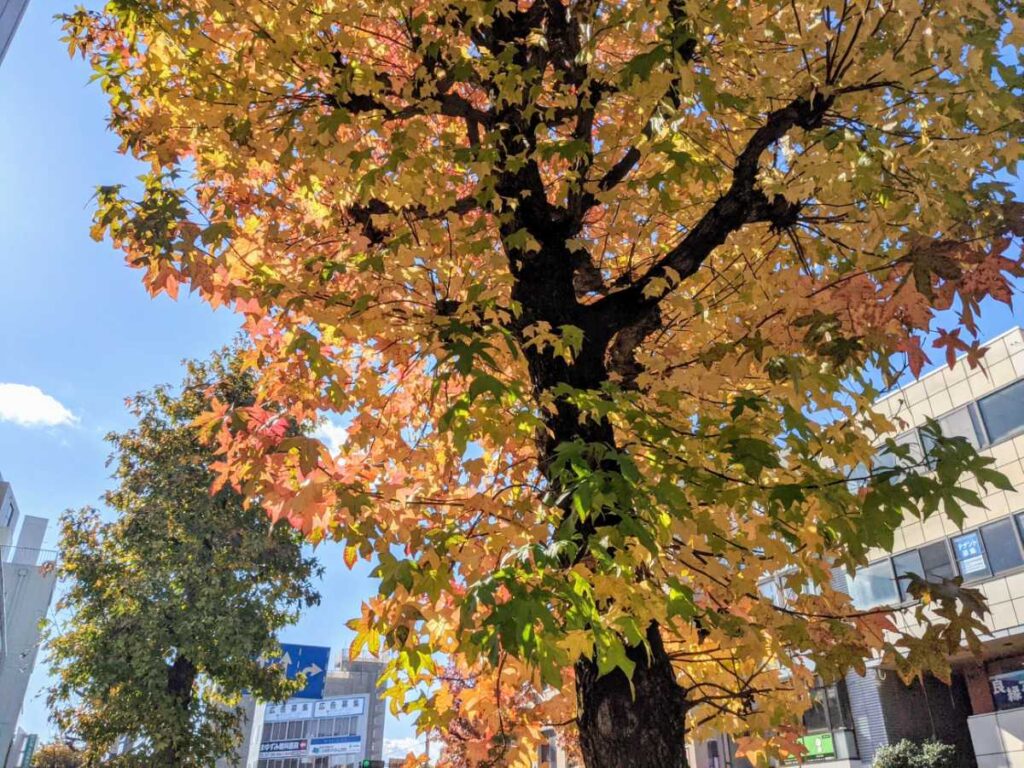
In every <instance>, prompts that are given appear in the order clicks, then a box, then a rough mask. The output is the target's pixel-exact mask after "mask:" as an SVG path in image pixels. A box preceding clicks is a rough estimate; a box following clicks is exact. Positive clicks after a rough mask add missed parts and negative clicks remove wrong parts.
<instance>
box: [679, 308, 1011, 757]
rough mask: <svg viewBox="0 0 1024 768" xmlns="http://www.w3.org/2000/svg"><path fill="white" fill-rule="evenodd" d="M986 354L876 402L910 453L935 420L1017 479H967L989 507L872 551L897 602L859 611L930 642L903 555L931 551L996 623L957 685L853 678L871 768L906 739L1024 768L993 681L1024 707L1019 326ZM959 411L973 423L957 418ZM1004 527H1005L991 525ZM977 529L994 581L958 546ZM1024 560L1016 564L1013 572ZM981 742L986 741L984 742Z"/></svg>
mask: <svg viewBox="0 0 1024 768" xmlns="http://www.w3.org/2000/svg"><path fill="white" fill-rule="evenodd" d="M986 347H987V348H988V352H987V353H986V355H985V357H984V359H983V363H984V370H973V371H972V370H971V369H970V368H969V366H967V365H966V363H965V362H964V361H963V360H961V361H959V362H958V363H957V365H956V366H955V367H954V368H953V369H949V368H948V367H945V366H943V367H940V368H939V369H937V370H936V371H933V372H932V373H930V374H928V375H927V376H924V377H923V378H921V379H919V380H917V381H916V382H914V383H912V384H910V385H908V386H906V387H904V388H902V389H900V390H898V391H896V392H893V393H892V394H891V395H889V396H887V397H885V398H883V399H881V400H880V401H878V403H876V408H877V409H878V410H879V411H881V412H882V413H884V414H886V415H887V416H889V417H890V418H892V419H893V420H896V421H897V422H902V424H900V426H899V429H900V430H901V431H900V433H899V435H896V436H891V437H895V438H896V439H897V442H899V443H901V444H905V443H910V444H913V445H916V448H915V450H921V451H923V446H924V442H923V438H922V437H921V436H920V433H919V431H918V430H920V429H921V428H922V427H924V426H925V424H926V422H927V419H929V418H933V419H936V420H938V421H940V423H941V424H942V426H943V433H944V434H960V432H958V431H957V430H961V431H962V432H963V434H965V435H969V436H970V439H972V440H977V441H978V443H977V445H978V448H979V452H980V453H982V454H983V455H987V456H991V457H992V458H993V459H994V460H995V461H994V464H993V468H995V469H997V470H998V471H1000V472H1001V473H1003V474H1004V475H1005V476H1006V477H1007V478H1008V479H1009V481H1010V484H1011V485H1012V486H1013V487H1014V490H1012V491H1002V490H995V489H992V488H989V490H988V491H987V493H984V494H982V490H981V488H980V487H979V486H978V484H976V483H974V482H971V481H967V482H965V483H963V484H962V485H963V487H965V488H969V489H971V490H974V491H975V492H977V493H978V494H979V495H982V498H983V501H984V504H985V506H984V507H983V508H970V507H966V508H965V509H966V511H967V517H966V519H965V520H964V521H962V523H961V524H960V525H958V524H957V523H955V522H954V521H953V520H952V519H950V518H949V516H948V515H946V514H945V513H944V512H941V511H940V512H939V513H936V514H934V515H932V516H930V517H929V518H928V519H927V520H924V521H922V520H920V519H918V518H917V517H915V516H911V515H908V516H907V517H906V518H905V519H904V521H903V523H902V525H901V526H900V527H899V528H898V530H897V531H896V532H895V537H894V546H893V549H892V551H891V552H884V551H881V550H876V551H874V552H872V553H870V555H869V560H871V561H872V563H871V565H872V568H873V569H876V568H877V569H879V570H877V571H875V573H879V572H881V573H883V574H884V573H885V572H886V569H888V572H889V576H890V578H891V580H892V584H891V585H890V588H891V590H892V592H894V593H896V598H895V599H891V598H885V599H879V600H878V601H877V602H875V603H873V604H870V605H868V604H863V603H861V604H859V605H858V607H860V608H870V607H877V606H881V605H887V606H892V607H894V608H897V611H896V613H895V615H894V618H895V620H896V622H897V624H898V625H900V627H901V628H902V629H904V630H905V631H907V632H909V633H911V634H920V633H921V632H922V631H923V626H922V625H921V624H919V623H918V622H917V619H916V616H915V610H916V607H917V606H915V605H912V604H911V603H910V602H907V603H904V604H901V603H900V598H899V595H898V593H897V590H896V587H895V585H896V583H897V582H896V571H895V567H894V565H893V558H900V562H907V561H912V560H913V559H914V558H915V557H916V556H917V555H915V554H914V552H915V551H916V550H919V549H920V548H921V547H923V546H926V545H930V546H931V547H932V550H931V551H933V552H940V553H941V552H943V551H945V552H946V553H947V555H948V558H949V566H950V569H951V573H950V574H949V575H951V576H952V575H961V576H963V577H964V578H965V581H966V582H967V585H968V586H970V587H973V588H976V589H978V590H979V591H981V593H982V594H983V595H984V596H985V598H986V600H987V603H988V607H989V611H990V613H989V614H988V615H987V616H986V617H985V619H984V621H985V624H986V626H987V628H988V633H987V634H986V635H985V636H984V637H983V647H982V656H981V658H980V659H977V658H975V657H973V656H972V655H971V654H970V653H967V652H966V651H965V652H964V653H963V654H961V655H960V656H957V657H956V658H954V659H952V661H953V665H954V676H953V685H952V686H946V685H944V684H942V683H941V682H939V681H938V680H935V679H926V681H925V682H924V684H923V685H924V689H923V690H922V689H921V687H920V685H919V686H918V687H917V688H914V687H910V688H908V687H907V686H904V685H903V684H902V683H901V682H899V681H898V679H897V676H896V675H895V673H894V672H887V671H886V670H884V669H881V668H880V667H879V665H878V664H877V663H876V664H875V665H873V666H869V669H868V674H867V675H865V676H864V677H860V676H857V675H855V674H849V675H847V677H846V679H845V682H846V688H847V691H848V694H849V704H850V712H851V718H852V721H853V727H854V733H855V734H856V742H857V751H858V753H859V757H860V762H861V764H862V765H870V764H871V762H872V761H873V759H874V757H875V754H876V752H877V751H878V749H879V748H880V747H882V746H884V745H885V744H889V743H894V742H895V741H898V740H900V739H902V738H909V739H911V740H914V741H923V740H925V739H929V738H933V737H934V738H938V739H940V740H942V741H946V742H948V743H952V744H954V745H955V746H957V748H958V753H959V758H960V764H961V766H963V768H973V766H974V765H975V763H976V764H977V766H978V768H1024V707H1022V708H1021V709H1017V710H1003V711H1001V712H1000V711H993V710H995V709H996V708H997V705H996V704H995V703H994V699H993V693H992V690H991V685H992V683H991V680H990V678H991V677H992V676H993V675H1006V674H1010V675H1011V676H1012V675H1017V674H1019V675H1020V680H1019V686H1020V687H1019V690H1015V691H1014V695H1015V696H1018V697H1019V699H1018V700H1019V701H1020V702H1021V703H1024V331H1022V330H1021V329H1020V328H1014V329H1012V330H1010V331H1008V332H1006V333H1004V334H1002V335H1001V336H998V337H997V338H995V339H992V340H990V341H988V342H986ZM997 401H999V402H1001V403H1002V404H1003V405H1004V406H1005V408H1004V411H1003V412H1002V413H1006V412H1011V413H1010V416H1009V417H1005V416H1004V415H1001V414H997V413H996V409H995V408H994V407H993V404H994V403H995V402H997ZM964 408H966V410H960V409H964ZM954 413H956V414H958V415H959V416H963V419H960V420H959V421H957V418H956V417H954V416H953V415H952V414H954ZM986 413H987V414H988V417H986ZM989 421H991V422H992V423H989ZM957 425H959V426H957ZM1011 427H1012V429H1010V428H1011ZM1018 515H1019V517H1018ZM993 523H995V524H997V527H989V526H991V525H992V524H993ZM985 530H987V531H989V533H990V534H991V544H992V545H993V548H992V551H990V549H985V547H987V546H988V542H987V541H986V540H985V533H984V531H985ZM975 532H977V534H978V540H979V541H982V542H985V543H984V547H983V549H984V552H983V553H982V554H981V558H982V560H984V564H985V565H986V567H988V568H989V569H990V572H989V573H983V574H982V573H980V572H976V574H975V575H978V578H972V574H971V573H969V572H968V569H969V568H972V567H975V566H973V565H970V564H969V561H970V560H971V559H973V560H975V561H977V558H970V557H968V555H966V554H964V552H963V551H962V549H961V547H959V546H958V544H960V545H963V544H964V543H965V542H966V541H967V540H966V539H964V538H963V537H964V536H967V537H971V536H972V535H973V534H974V533H975ZM997 532H998V536H997V535H996V534H997ZM1003 546H1005V547H1007V548H1008V549H1009V550H1010V554H1011V556H1008V557H1007V560H1006V562H1007V563H1011V564H1008V565H1004V566H1001V567H998V568H997V567H995V564H996V560H994V559H993V557H992V553H993V551H997V550H998V548H1000V547H1003ZM958 552H960V555H961V557H960V558H959V559H958V557H957V553H958ZM1014 552H1016V554H1013V553H1014ZM1014 557H1016V558H1017V560H1018V562H1016V564H1012V561H1013V559H1014ZM835 581H836V586H837V587H839V588H844V587H845V588H847V589H849V590H850V591H851V594H855V595H856V594H858V592H859V588H858V587H857V582H856V580H854V581H853V582H851V580H849V579H848V577H847V576H846V574H845V573H843V572H838V571H837V573H836V576H835ZM882 581H884V578H883V579H882ZM861 584H863V582H861ZM884 591H885V590H884V589H881V590H879V592H880V593H881V592H884ZM901 608H902V610H900V609H901ZM1007 685H1010V683H1007ZM968 724H970V730H968ZM969 733H970V734H971V735H972V736H974V739H973V742H972V741H971V740H970V739H969V737H968V734H969ZM694 756H695V757H696V758H697V760H696V764H697V766H698V768H705V767H704V766H703V765H701V745H694ZM705 762H706V761H705ZM839 762H840V761H838V760H825V761H821V762H819V763H818V765H820V766H821V767H822V768H838V765H839Z"/></svg>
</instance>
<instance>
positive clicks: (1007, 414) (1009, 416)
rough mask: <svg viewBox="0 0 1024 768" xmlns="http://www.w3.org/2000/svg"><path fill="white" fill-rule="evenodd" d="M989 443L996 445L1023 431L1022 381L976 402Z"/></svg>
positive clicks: (1023, 402) (1023, 399)
mask: <svg viewBox="0 0 1024 768" xmlns="http://www.w3.org/2000/svg"><path fill="white" fill-rule="evenodd" d="M978 410H980V411H981V418H982V420H983V421H984V422H985V429H986V430H987V431H988V439H989V441H990V442H993V443H998V442H999V441H1000V440H1003V439H1005V438H1007V437H1009V436H1010V435H1013V434H1015V433H1017V432H1020V431H1021V429H1024V380H1021V381H1018V382H1015V383H1014V384H1011V385H1010V386H1008V387H1006V388H1005V389H1001V390H999V391H998V392H995V393H994V394H991V395H989V396H988V397H983V398H982V399H981V400H979V401H978Z"/></svg>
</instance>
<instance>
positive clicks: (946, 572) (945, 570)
mask: <svg viewBox="0 0 1024 768" xmlns="http://www.w3.org/2000/svg"><path fill="white" fill-rule="evenodd" d="M918 553H919V554H920V555H921V565H922V566H924V577H925V578H926V579H928V581H941V580H942V579H952V578H953V577H954V576H956V570H955V569H954V568H953V561H952V560H950V559H949V547H948V546H947V545H946V540H945V539H942V540H941V541H933V542H932V543H931V544H928V545H927V546H924V547H921V548H920V549H919V550H918Z"/></svg>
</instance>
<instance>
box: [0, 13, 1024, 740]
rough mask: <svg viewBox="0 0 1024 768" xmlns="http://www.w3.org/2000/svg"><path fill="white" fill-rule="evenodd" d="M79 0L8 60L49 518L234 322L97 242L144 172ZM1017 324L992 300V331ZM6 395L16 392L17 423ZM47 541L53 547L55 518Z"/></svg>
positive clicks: (28, 472)
mask: <svg viewBox="0 0 1024 768" xmlns="http://www.w3.org/2000/svg"><path fill="white" fill-rule="evenodd" d="M71 5H72V0H67V2H66V3H65V2H52V1H51V0H34V2H33V3H32V4H31V5H30V6H29V8H28V11H27V13H26V15H25V18H24V19H23V22H22V25H21V28H20V30H19V32H18V34H17V35H16V37H15V39H14V42H13V43H12V45H11V48H10V50H9V51H8V55H7V57H6V59H5V61H4V62H3V65H2V66H0V105H3V108H2V109H0V169H2V170H0V329H2V330H0V472H2V473H3V476H4V478H5V479H7V480H9V481H10V482H11V483H12V484H13V485H14V489H15V493H16V495H17V498H18V501H19V505H20V507H21V509H22V511H23V513H25V514H32V515H40V516H43V517H47V518H50V519H51V520H55V519H56V517H57V516H58V515H59V514H60V512H61V511H62V510H64V509H66V508H68V507H78V506H82V505H89V504H92V505H98V504H99V499H100V496H101V494H102V493H103V490H104V489H105V488H106V487H107V484H108V471H107V469H106V467H105V460H106V457H107V454H108V449H107V446H106V444H105V443H104V441H103V435H104V434H105V433H107V432H108V431H110V430H116V429H123V428H125V427H126V426H128V425H129V423H130V420H129V418H128V416H127V414H126V412H125V410H124V407H123V401H124V398H125V397H126V396H128V395H130V394H133V393H135V392H137V391H139V390H140V389H145V388H149V387H151V386H153V385H154V384H157V383H163V382H178V381H179V380H180V368H179V363H180V361H181V360H182V359H184V358H188V357H202V356H205V355H206V354H207V353H208V352H209V351H210V350H212V349H214V348H216V347H218V346H220V345H222V344H224V343H225V342H227V341H229V340H230V339H231V337H232V336H233V335H234V333H235V332H236V330H237V328H238V322H237V320H236V318H235V317H234V316H233V315H231V314H230V313H228V312H226V311H220V312H212V311H210V310H209V309H208V308H207V307H206V306H204V305H202V304H200V303H199V302H198V301H196V300H191V299H189V298H188V297H184V298H182V299H181V300H179V301H177V302H174V301H171V300H169V299H167V298H166V297H161V298H159V299H156V300H153V299H151V298H150V297H149V296H148V294H147V293H146V291H145V290H144V289H143V287H142V284H141V282H140V279H139V277H140V276H139V274H138V273H136V272H134V271H132V270H130V269H128V268H127V267H125V266H124V263H123V261H122V259H121V257H120V255H119V254H118V253H116V252H115V251H114V250H113V249H112V247H111V246H110V245H109V244H108V243H99V244H98V243H94V242H93V241H92V240H91V239H90V238H89V235H88V230H89V226H90V219H91V212H92V210H93V205H92V203H91V201H90V198H91V197H92V194H93V190H94V188H95V186H96V185H98V184H109V183H119V182H127V181H130V180H131V179H132V178H133V177H134V176H135V175H136V174H137V173H139V172H140V171H139V169H138V168H137V167H136V166H135V165H134V163H133V162H132V161H131V160H129V159H127V158H124V157H122V156H120V155H118V154H117V152H116V141H115V139H114V137H113V136H112V135H111V134H109V133H108V132H107V131H106V128H105V116H106V110H105V104H104V100H103V97H102V94H101V93H100V90H99V88H98V87H97V86H95V85H89V84H88V83H87V81H88V78H89V72H88V69H87V67H86V65H85V64H84V63H83V62H81V61H77V60H76V61H71V60H69V59H68V57H67V53H66V50H65V48H64V46H63V45H62V44H61V43H60V42H59V37H60V29H59V25H58V24H57V23H56V22H54V21H53V20H52V17H53V15H54V14H55V13H57V12H60V11H62V10H67V9H70V7H71ZM1018 317H1020V315H1018ZM1015 322H1019V319H1018V320H1017V321H1015V320H1014V317H1013V313H1012V312H1010V311H1009V310H1007V309H1006V308H1005V307H1003V306H1001V305H995V306H994V307H992V308H991V311H990V312H989V313H987V314H986V316H985V318H984V328H985V331H986V336H990V335H993V334H995V333H998V332H1000V331H1003V330H1005V329H1006V328H1008V327H1010V326H1011V325H1013V324H1015ZM938 357H939V356H938V355H937V354H936V355H935V358H936V359H938ZM5 384H6V385H12V384H13V385H17V386H15V387H10V386H8V387H6V388H5V387H4V385H5ZM4 398H7V401H8V402H15V401H16V402H17V403H18V406H17V409H16V411H17V414H18V416H17V420H16V419H15V415H14V413H12V411H14V410H15V409H14V408H9V410H7V411H5V410H4V405H3V401H4ZM18 421H21V422H25V421H30V422H32V423H28V424H25V423H18ZM46 545H47V546H48V547H54V546H55V545H56V536H55V530H54V527H53V526H51V529H50V531H49V533H48V537H47V541H46ZM320 557H321V560H322V562H323V563H324V565H325V566H326V567H327V572H326V575H325V579H324V582H323V584H322V585H321V591H322V593H323V604H322V605H321V606H320V607H319V608H317V609H314V610H311V611H309V612H308V613H307V614H306V615H305V616H304V617H303V618H302V620H301V622H300V623H299V624H298V625H297V626H296V627H294V628H291V629H289V630H288V631H287V632H285V633H284V634H283V637H282V639H284V640H286V641H292V642H305V643H312V644H319V645H330V646H332V647H334V648H335V649H337V648H339V647H341V646H344V645H346V644H347V643H348V640H349V637H350V633H349V632H348V630H347V629H345V627H344V624H345V622H346V621H347V620H348V619H349V618H351V617H353V616H355V615H357V613H358V606H359V603H360V601H361V600H362V599H363V598H364V597H366V596H367V595H368V594H370V592H372V590H373V583H372V580H371V579H370V578H369V576H368V568H367V567H366V566H365V565H363V564H360V566H359V567H357V569H356V570H355V571H353V572H349V571H348V570H347V569H346V568H345V567H344V566H343V564H342V563H341V553H340V550H339V549H338V548H336V547H330V546H328V547H324V548H321V550H320ZM47 679H48V678H47V670H46V665H45V662H44V661H43V660H42V659H40V663H39V665H38V666H37V669H36V673H35V675H34V677H33V680H32V683H31V688H30V692H29V697H28V700H27V702H26V708H25V712H24V716H23V720H22V725H23V727H25V728H26V729H27V730H29V731H36V732H39V733H42V734H49V732H50V727H49V725H48V723H47V717H46V710H45V706H44V703H43V700H42V698H41V695H40V694H41V692H42V691H43V690H44V688H45V687H46V684H47ZM386 736H387V738H388V739H389V740H394V741H396V742H398V743H399V744H402V746H403V747H404V746H407V745H410V743H411V736H412V729H411V726H410V725H409V724H408V723H404V722H398V721H391V722H390V724H389V730H388V732H387V733H386Z"/></svg>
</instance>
